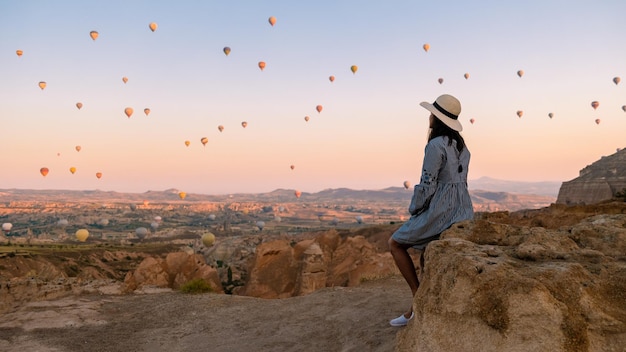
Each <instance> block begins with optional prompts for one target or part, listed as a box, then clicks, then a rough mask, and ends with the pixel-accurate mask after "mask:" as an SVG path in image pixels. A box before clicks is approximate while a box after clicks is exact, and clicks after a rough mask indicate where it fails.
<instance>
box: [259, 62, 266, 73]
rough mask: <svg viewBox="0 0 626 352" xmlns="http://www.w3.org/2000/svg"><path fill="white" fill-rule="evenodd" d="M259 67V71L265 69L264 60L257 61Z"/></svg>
mask: <svg viewBox="0 0 626 352" xmlns="http://www.w3.org/2000/svg"><path fill="white" fill-rule="evenodd" d="M259 68H260V69H261V71H263V70H264V69H265V61H259Z"/></svg>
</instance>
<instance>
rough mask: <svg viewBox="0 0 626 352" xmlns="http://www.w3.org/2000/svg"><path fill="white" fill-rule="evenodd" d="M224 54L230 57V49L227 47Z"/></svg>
mask: <svg viewBox="0 0 626 352" xmlns="http://www.w3.org/2000/svg"><path fill="white" fill-rule="evenodd" d="M224 54H226V56H228V54H230V48H229V47H227V46H225V47H224Z"/></svg>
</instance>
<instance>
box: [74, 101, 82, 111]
mask: <svg viewBox="0 0 626 352" xmlns="http://www.w3.org/2000/svg"><path fill="white" fill-rule="evenodd" d="M76 107H77V108H78V110H80V109H81V108H82V107H83V103H81V102H78V103H76Z"/></svg>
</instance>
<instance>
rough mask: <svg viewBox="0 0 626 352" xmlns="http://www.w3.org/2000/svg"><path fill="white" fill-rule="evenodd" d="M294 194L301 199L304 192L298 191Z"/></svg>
mask: <svg viewBox="0 0 626 352" xmlns="http://www.w3.org/2000/svg"><path fill="white" fill-rule="evenodd" d="M293 194H295V195H296V198H300V196H301V195H302V192H300V191H298V190H296V191H295V192H293Z"/></svg>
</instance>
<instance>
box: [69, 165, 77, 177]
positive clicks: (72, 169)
mask: <svg viewBox="0 0 626 352" xmlns="http://www.w3.org/2000/svg"><path fill="white" fill-rule="evenodd" d="M70 172H71V173H72V175H73V174H74V173H75V172H76V168H75V167H73V166H72V167H70Z"/></svg>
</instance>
